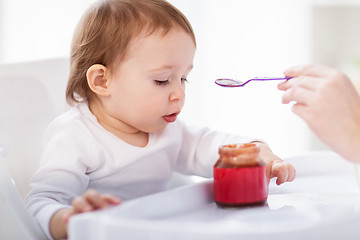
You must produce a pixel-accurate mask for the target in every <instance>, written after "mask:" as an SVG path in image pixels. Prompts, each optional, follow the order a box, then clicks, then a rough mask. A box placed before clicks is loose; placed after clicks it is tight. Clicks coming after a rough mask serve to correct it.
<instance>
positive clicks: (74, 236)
mask: <svg viewBox="0 0 360 240" xmlns="http://www.w3.org/2000/svg"><path fill="white" fill-rule="evenodd" d="M313 161H314V162H316V161H320V162H321V159H320V160H319V159H317V160H316V159H313ZM304 163H306V161H305V160H304V161H303V162H301V164H304ZM308 163H309V162H308ZM308 163H307V164H308ZM297 164H298V162H297V163H296V162H295V164H294V165H297ZM340 164H343V163H340ZM315 166H316V164H315ZM299 167H300V169H302V167H301V166H300V165H299ZM303 167H304V166H303ZM332 167H334V166H331V168H332ZM335 167H336V166H335ZM338 169H341V167H339V168H338ZM309 172H311V171H308V173H309ZM321 172H322V173H319V172H318V173H315V172H314V171H313V172H312V173H310V174H307V173H306V174H302V173H301V172H300V174H299V176H298V177H297V179H296V180H295V181H294V182H292V183H285V184H283V185H281V186H277V185H276V184H275V182H273V181H271V182H270V188H269V197H268V201H267V203H266V204H265V205H263V206H258V207H245V208H231V209H223V208H220V207H218V206H217V205H216V204H215V203H214V201H213V185H212V180H208V181H204V182H201V183H197V184H193V185H189V186H185V187H181V188H178V189H174V190H169V191H166V192H161V193H157V194H154V195H150V196H146V197H142V198H139V199H135V200H131V201H127V202H124V203H123V204H122V205H120V206H117V207H113V208H111V209H108V210H103V211H98V212H92V213H86V214H80V215H77V216H74V217H72V218H71V220H70V225H69V237H70V239H71V240H82V239H88V240H92V239H127V240H144V239H156V240H162V239H171V240H172V239H186V240H191V239H194V240H205V239H206V240H212V239H226V240H232V239H274V240H275V239H276V240H279V239H286V240H289V239H302V240H304V239H359V237H360V228H359V226H360V213H359V205H360V204H359V203H360V194H359V189H358V186H357V184H356V180H355V178H354V174H348V173H347V172H346V171H345V172H342V171H340V172H339V173H338V174H333V173H331V174H325V173H326V171H324V169H321ZM329 172H331V171H330V170H329Z"/></svg>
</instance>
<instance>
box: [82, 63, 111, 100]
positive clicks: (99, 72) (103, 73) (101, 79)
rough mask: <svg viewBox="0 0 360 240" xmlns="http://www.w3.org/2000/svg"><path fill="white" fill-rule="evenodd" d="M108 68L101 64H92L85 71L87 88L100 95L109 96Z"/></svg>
mask: <svg viewBox="0 0 360 240" xmlns="http://www.w3.org/2000/svg"><path fill="white" fill-rule="evenodd" d="M107 72H108V69H107V68H106V67H105V66H104V65H101V64H94V65H92V66H91V67H89V69H88V70H87V72H86V78H87V83H88V85H89V88H90V89H91V90H92V91H93V92H94V93H96V94H97V95H100V96H105V97H106V96H110V91H109V88H108V86H109V79H108V78H107Z"/></svg>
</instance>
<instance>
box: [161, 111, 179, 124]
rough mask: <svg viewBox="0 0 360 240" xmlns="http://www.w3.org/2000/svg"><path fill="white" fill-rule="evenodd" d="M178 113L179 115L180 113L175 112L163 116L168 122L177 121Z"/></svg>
mask: <svg viewBox="0 0 360 240" xmlns="http://www.w3.org/2000/svg"><path fill="white" fill-rule="evenodd" d="M177 115H179V113H178V112H177V113H173V114H170V115H165V116H163V118H164V120H165V121H166V122H168V123H172V122H175V121H176V118H177Z"/></svg>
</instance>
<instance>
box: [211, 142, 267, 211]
mask: <svg viewBox="0 0 360 240" xmlns="http://www.w3.org/2000/svg"><path fill="white" fill-rule="evenodd" d="M259 151H260V149H259V147H258V146H256V145H255V144H253V143H245V144H230V145H224V146H221V147H220V148H219V154H220V157H219V160H218V161H217V162H216V164H215V165H214V169H213V170H214V200H215V202H216V204H217V205H218V206H220V207H243V206H250V205H261V204H264V203H265V202H266V199H267V197H268V183H267V178H266V168H265V162H264V161H263V160H262V159H261V158H260V156H259Z"/></svg>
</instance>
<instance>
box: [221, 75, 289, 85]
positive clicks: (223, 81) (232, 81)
mask: <svg viewBox="0 0 360 240" xmlns="http://www.w3.org/2000/svg"><path fill="white" fill-rule="evenodd" d="M289 79H291V77H255V78H251V79H249V80H247V81H239V80H235V79H231V78H219V79H216V80H215V83H216V84H217V85H219V86H221V87H243V86H245V85H246V84H248V83H249V82H251V81H271V80H289Z"/></svg>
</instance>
